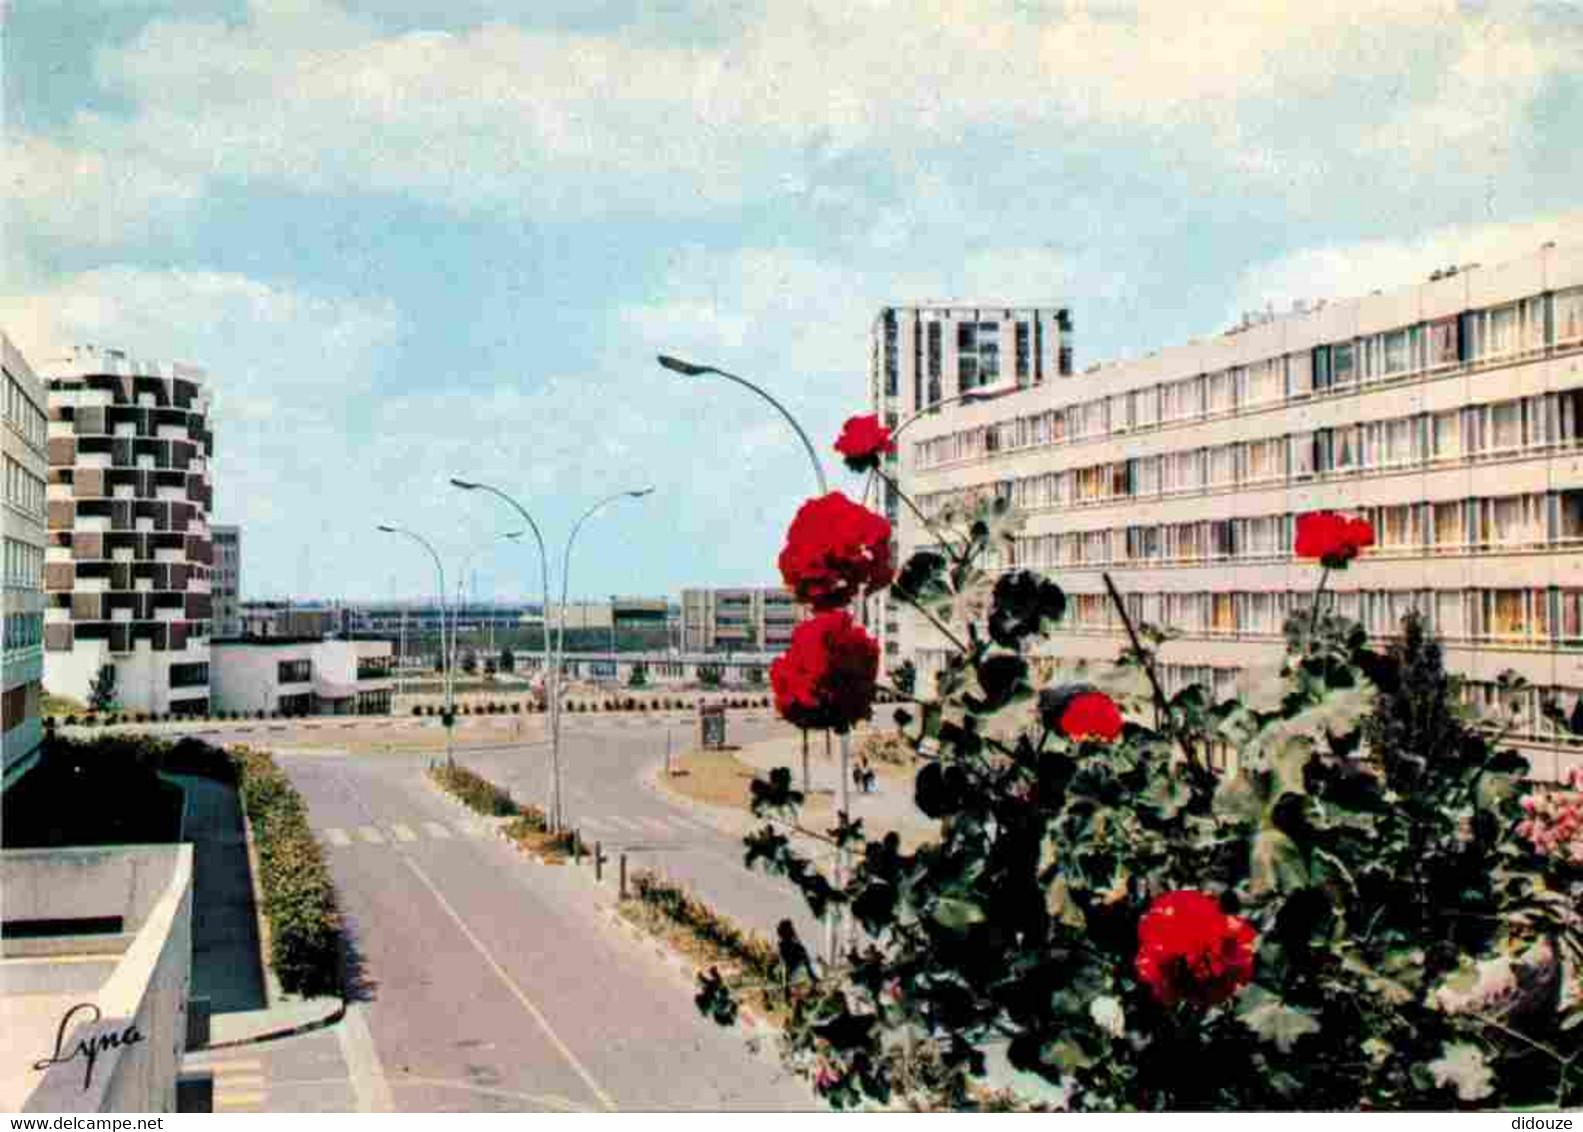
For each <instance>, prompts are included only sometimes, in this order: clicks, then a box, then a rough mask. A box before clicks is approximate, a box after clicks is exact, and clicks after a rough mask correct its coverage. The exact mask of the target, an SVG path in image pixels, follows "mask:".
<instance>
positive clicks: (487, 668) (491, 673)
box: [484, 656, 495, 680]
mask: <svg viewBox="0 0 1583 1132" xmlns="http://www.w3.org/2000/svg"><path fill="white" fill-rule="evenodd" d="M484 675H485V676H487V677H488V678H489V679H491V680H493V679H494V678H495V658H494V657H492V656H488V657H485V658H484Z"/></svg>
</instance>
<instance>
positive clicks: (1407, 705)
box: [1363, 609, 1468, 776]
mask: <svg viewBox="0 0 1583 1132" xmlns="http://www.w3.org/2000/svg"><path fill="white" fill-rule="evenodd" d="M1401 624H1402V636H1401V639H1400V640H1398V641H1396V642H1395V643H1394V644H1392V645H1391V647H1390V650H1389V652H1388V653H1387V656H1388V657H1389V663H1388V664H1385V665H1381V666H1378V667H1377V668H1376V671H1375V672H1374V673H1373V675H1374V676H1375V681H1376V683H1377V684H1378V686H1379V696H1378V697H1377V698H1376V699H1375V703H1374V711H1373V712H1372V714H1370V715H1369V717H1368V719H1367V720H1366V721H1365V722H1364V725H1363V741H1364V743H1365V744H1367V746H1368V750H1369V752H1370V753H1371V755H1372V756H1373V757H1374V758H1377V759H1380V760H1382V761H1386V762H1389V763H1391V764H1393V766H1392V769H1393V771H1394V772H1395V773H1397V774H1399V775H1410V776H1417V775H1421V774H1423V773H1425V772H1427V771H1428V770H1429V769H1430V763H1431V761H1432V760H1434V759H1435V758H1437V757H1439V756H1441V755H1443V754H1444V753H1445V752H1446V751H1449V750H1453V749H1455V748H1457V747H1459V746H1460V745H1461V744H1462V742H1463V740H1464V739H1465V738H1466V737H1467V734H1468V727H1467V725H1466V724H1465V723H1464V722H1463V721H1462V719H1461V717H1460V716H1459V715H1458V713H1457V690H1458V685H1459V684H1460V681H1459V680H1457V679H1456V678H1455V677H1453V676H1451V675H1450V674H1449V673H1447V672H1446V669H1445V663H1444V657H1443V656H1442V654H1441V650H1440V642H1439V641H1437V640H1435V638H1434V637H1433V636H1432V635H1431V634H1430V633H1429V631H1428V629H1426V628H1425V626H1424V619H1423V616H1422V615H1421V614H1420V613H1419V612H1418V611H1417V610H1416V609H1414V610H1410V611H1409V612H1408V614H1407V615H1406V616H1405V617H1403V618H1402V623H1401Z"/></svg>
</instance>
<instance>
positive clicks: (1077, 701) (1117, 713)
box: [1061, 692, 1121, 743]
mask: <svg viewBox="0 0 1583 1132" xmlns="http://www.w3.org/2000/svg"><path fill="white" fill-rule="evenodd" d="M1061 732H1062V734H1064V735H1065V736H1066V737H1067V738H1068V739H1103V740H1104V741H1105V742H1107V743H1113V742H1115V740H1116V736H1118V735H1120V734H1121V709H1120V708H1118V707H1117V706H1116V701H1115V700H1113V699H1111V698H1110V697H1109V696H1107V695H1105V693H1104V692H1082V693H1080V694H1079V695H1076V696H1073V697H1072V702H1071V703H1069V704H1067V705H1066V710H1065V711H1063V712H1062V713H1061Z"/></svg>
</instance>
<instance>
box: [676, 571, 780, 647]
mask: <svg viewBox="0 0 1583 1132" xmlns="http://www.w3.org/2000/svg"><path fill="white" fill-rule="evenodd" d="M805 616H807V612H806V611H805V610H804V609H803V607H802V606H800V605H798V604H797V599H796V598H795V597H794V596H793V594H792V592H791V591H790V590H788V589H786V588H785V587H783V586H739V587H716V588H710V589H686V590H683V591H682V651H683V652H684V653H703V652H769V653H778V652H784V651H786V647H787V646H788V645H790V644H791V634H792V630H793V629H795V628H796V627H797V622H799V621H801V620H802V619H803V618H804V617H805Z"/></svg>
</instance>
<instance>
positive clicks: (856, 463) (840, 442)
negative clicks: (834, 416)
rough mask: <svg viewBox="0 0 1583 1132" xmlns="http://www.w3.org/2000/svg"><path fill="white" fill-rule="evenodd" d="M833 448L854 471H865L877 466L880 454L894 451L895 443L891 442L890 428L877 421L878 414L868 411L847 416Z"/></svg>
mask: <svg viewBox="0 0 1583 1132" xmlns="http://www.w3.org/2000/svg"><path fill="white" fill-rule="evenodd" d="M835 450H836V451H837V452H839V453H841V455H842V457H843V458H844V459H845V461H846V466H847V467H849V468H851V469H852V470H853V471H854V472H866V471H868V470H869V469H871V468H877V467H878V466H879V458H880V456H882V455H884V454H886V453H889V452H894V451H896V445H895V444H893V443H892V442H891V439H890V429H888V428H885V427H883V426H882V425H881V424H880V423H879V414H878V413H869V414H868V415H867V416H862V417H848V418H847V422H846V424H844V425H842V426H841V435H840V437H839V438H838V439H837V440H836V442H835Z"/></svg>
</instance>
